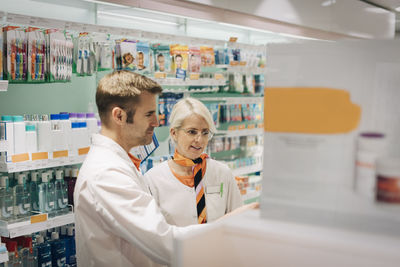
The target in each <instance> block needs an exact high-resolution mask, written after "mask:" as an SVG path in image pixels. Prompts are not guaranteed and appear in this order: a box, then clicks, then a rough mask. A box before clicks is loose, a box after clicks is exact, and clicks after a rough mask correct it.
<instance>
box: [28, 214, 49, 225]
mask: <svg viewBox="0 0 400 267" xmlns="http://www.w3.org/2000/svg"><path fill="white" fill-rule="evenodd" d="M45 221H47V213H43V214H38V215H33V216H31V224H33V223H40V222H45Z"/></svg>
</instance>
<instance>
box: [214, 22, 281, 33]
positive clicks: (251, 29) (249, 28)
mask: <svg viewBox="0 0 400 267" xmlns="http://www.w3.org/2000/svg"><path fill="white" fill-rule="evenodd" d="M218 24H219V25H222V26H228V27H233V28H238V29H243V30H248V31H256V32H262V33H274V32H271V31H267V30H261V29H257V28H252V27H247V26H242V25H236V24H230V23H225V22H218Z"/></svg>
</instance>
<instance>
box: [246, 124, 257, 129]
mask: <svg viewBox="0 0 400 267" xmlns="http://www.w3.org/2000/svg"><path fill="white" fill-rule="evenodd" d="M254 128H256V125H255V124H249V125H247V129H249V130H252V129H254Z"/></svg>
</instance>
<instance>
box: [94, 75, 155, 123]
mask: <svg viewBox="0 0 400 267" xmlns="http://www.w3.org/2000/svg"><path fill="white" fill-rule="evenodd" d="M145 91H146V92H149V93H151V94H160V93H161V92H162V88H161V86H160V85H159V84H158V83H157V82H155V81H153V80H152V79H150V78H147V77H145V76H143V75H140V74H137V73H134V72H130V71H125V70H120V71H115V72H113V73H110V74H107V75H106V76H104V77H103V78H102V79H101V80H100V82H99V84H98V86H97V90H96V105H97V109H98V111H99V115H100V119H101V123H102V125H105V126H109V125H108V123H109V112H110V111H111V110H112V109H113V108H114V107H120V108H122V109H124V110H125V111H126V112H127V114H128V118H127V122H129V123H133V115H134V114H135V109H134V108H132V107H131V106H134V105H135V104H137V103H138V101H139V96H140V95H141V93H142V92H145Z"/></svg>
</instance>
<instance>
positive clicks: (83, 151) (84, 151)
mask: <svg viewBox="0 0 400 267" xmlns="http://www.w3.org/2000/svg"><path fill="white" fill-rule="evenodd" d="M89 149H90V147H83V148H79V149H78V154H79V155H86V154H87V153H89Z"/></svg>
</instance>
